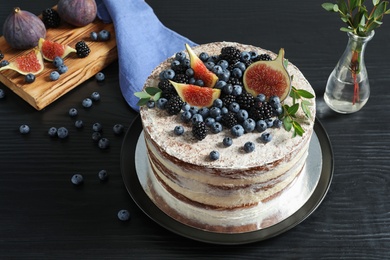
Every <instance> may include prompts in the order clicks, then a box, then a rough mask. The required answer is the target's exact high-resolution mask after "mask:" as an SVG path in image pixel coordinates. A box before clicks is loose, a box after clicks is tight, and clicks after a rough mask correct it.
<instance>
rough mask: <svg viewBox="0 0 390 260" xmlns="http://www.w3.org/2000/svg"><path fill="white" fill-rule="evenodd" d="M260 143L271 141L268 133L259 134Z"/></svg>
mask: <svg viewBox="0 0 390 260" xmlns="http://www.w3.org/2000/svg"><path fill="white" fill-rule="evenodd" d="M260 139H261V141H263V142H264V143H268V142H270V141H271V140H272V135H271V134H270V133H267V132H265V133H262V134H261V137H260Z"/></svg>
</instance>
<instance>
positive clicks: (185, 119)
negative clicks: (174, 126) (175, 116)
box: [180, 111, 192, 123]
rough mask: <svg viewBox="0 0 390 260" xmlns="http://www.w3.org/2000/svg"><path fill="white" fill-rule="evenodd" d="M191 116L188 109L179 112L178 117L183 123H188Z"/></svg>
mask: <svg viewBox="0 0 390 260" xmlns="http://www.w3.org/2000/svg"><path fill="white" fill-rule="evenodd" d="M191 117H192V114H191V112H190V111H184V112H183V113H181V115H180V119H181V121H183V122H184V123H188V122H190V121H191Z"/></svg>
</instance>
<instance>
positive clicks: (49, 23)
mask: <svg viewBox="0 0 390 260" xmlns="http://www.w3.org/2000/svg"><path fill="white" fill-rule="evenodd" d="M42 21H43V23H44V24H45V26H46V28H57V27H59V26H60V24H61V18H60V16H59V14H58V12H57V11H56V10H54V9H52V8H47V9H45V10H43V11H42Z"/></svg>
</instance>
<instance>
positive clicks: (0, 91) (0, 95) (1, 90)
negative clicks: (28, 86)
mask: <svg viewBox="0 0 390 260" xmlns="http://www.w3.org/2000/svg"><path fill="white" fill-rule="evenodd" d="M4 97H5V92H4V90H3V89H1V88H0V99H3V98H4Z"/></svg>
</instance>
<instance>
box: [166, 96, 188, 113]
mask: <svg viewBox="0 0 390 260" xmlns="http://www.w3.org/2000/svg"><path fill="white" fill-rule="evenodd" d="M183 104H184V102H183V101H182V100H181V98H180V97H179V96H173V97H171V98H170V99H169V100H168V102H167V104H166V106H165V108H166V109H167V111H168V113H169V114H170V115H176V114H178V113H179V112H180V110H181V108H182V106H183Z"/></svg>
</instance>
